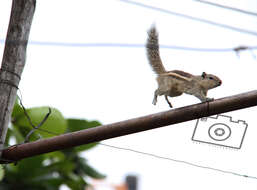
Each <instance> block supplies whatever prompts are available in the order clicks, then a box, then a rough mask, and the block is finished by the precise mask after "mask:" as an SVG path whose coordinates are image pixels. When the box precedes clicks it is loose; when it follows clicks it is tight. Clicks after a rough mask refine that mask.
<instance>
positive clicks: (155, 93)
mask: <svg viewBox="0 0 257 190" xmlns="http://www.w3.org/2000/svg"><path fill="white" fill-rule="evenodd" d="M157 97H158V90H155V92H154V97H153V105H156V103H157Z"/></svg>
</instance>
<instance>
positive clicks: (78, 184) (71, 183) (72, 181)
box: [65, 173, 87, 190]
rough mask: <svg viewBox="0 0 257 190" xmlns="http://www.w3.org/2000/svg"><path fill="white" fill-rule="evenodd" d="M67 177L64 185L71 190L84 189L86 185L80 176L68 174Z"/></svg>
mask: <svg viewBox="0 0 257 190" xmlns="http://www.w3.org/2000/svg"><path fill="white" fill-rule="evenodd" d="M67 177H68V178H69V180H66V182H65V183H66V184H67V186H68V187H70V188H71V189H72V190H82V189H85V187H86V185H87V183H86V182H85V180H84V179H83V178H82V177H81V176H79V175H76V174H74V173H69V175H68V176H67Z"/></svg>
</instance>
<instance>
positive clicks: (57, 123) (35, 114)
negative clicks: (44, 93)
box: [15, 107, 67, 138]
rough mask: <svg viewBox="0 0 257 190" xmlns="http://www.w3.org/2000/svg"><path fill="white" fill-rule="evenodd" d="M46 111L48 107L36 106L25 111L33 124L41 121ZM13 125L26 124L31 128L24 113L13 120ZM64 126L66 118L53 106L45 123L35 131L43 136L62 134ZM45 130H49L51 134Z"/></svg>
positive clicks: (22, 125)
mask: <svg viewBox="0 0 257 190" xmlns="http://www.w3.org/2000/svg"><path fill="white" fill-rule="evenodd" d="M48 112H49V109H48V107H36V108H30V109H27V113H28V115H29V117H30V118H31V121H32V123H33V124H34V125H35V126H37V125H39V124H40V123H41V122H42V120H43V119H44V118H45V116H46V114H47V113H48ZM15 125H16V126H18V127H19V126H20V127H24V126H26V127H30V129H32V126H31V125H30V123H29V121H28V119H27V117H26V116H25V115H23V116H22V117H19V118H18V119H17V120H16V121H15ZM66 128H67V122H66V119H65V118H64V117H63V116H62V114H61V112H59V111H58V110H57V109H55V108H51V114H50V115H49V117H48V118H47V120H46V121H45V123H44V124H43V125H42V126H41V127H40V128H39V129H38V130H36V131H35V133H39V134H40V135H41V136H42V137H43V138H49V137H53V136H56V135H60V134H63V133H64V132H65V131H66ZM43 130H45V131H43ZM46 131H49V132H50V133H51V134H50V133H49V132H46Z"/></svg>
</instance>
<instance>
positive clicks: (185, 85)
mask: <svg viewBox="0 0 257 190" xmlns="http://www.w3.org/2000/svg"><path fill="white" fill-rule="evenodd" d="M146 51H147V58H148V62H149V64H150V66H151V67H152V69H153V71H154V72H155V73H156V74H157V75H158V76H157V79H156V80H157V82H158V89H157V90H155V92H154V98H153V104H154V105H156V103H157V97H158V96H162V95H164V96H165V100H166V101H167V103H168V104H169V106H170V107H171V108H172V104H171V103H170V101H169V99H168V96H169V97H176V96H180V95H182V94H183V93H186V94H190V95H193V96H195V97H197V98H198V99H200V100H201V102H206V101H212V100H213V98H208V97H207V92H208V90H210V89H212V88H216V87H218V86H220V85H221V83H222V81H221V80H220V79H219V77H217V76H215V75H212V74H207V73H205V72H203V73H202V75H192V74H190V73H187V72H184V71H180V70H173V71H166V70H165V68H164V66H163V64H162V61H161V57H160V53H159V39H158V32H157V30H156V28H155V26H152V27H151V28H150V30H149V31H148V39H147V43H146Z"/></svg>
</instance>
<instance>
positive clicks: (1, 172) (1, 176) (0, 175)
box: [0, 165, 4, 181]
mask: <svg viewBox="0 0 257 190" xmlns="http://www.w3.org/2000/svg"><path fill="white" fill-rule="evenodd" d="M3 177H4V168H3V166H2V165H0V181H2V179H3Z"/></svg>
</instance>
